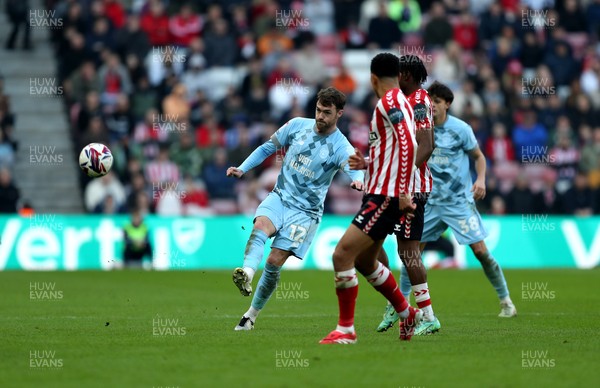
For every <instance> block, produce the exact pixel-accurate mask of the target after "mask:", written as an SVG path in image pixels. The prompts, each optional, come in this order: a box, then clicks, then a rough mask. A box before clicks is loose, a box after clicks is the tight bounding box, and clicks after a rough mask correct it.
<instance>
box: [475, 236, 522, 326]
mask: <svg viewBox="0 0 600 388" xmlns="http://www.w3.org/2000/svg"><path fill="white" fill-rule="evenodd" d="M469 246H470V247H471V249H472V250H473V254H474V255H475V257H476V258H477V260H479V263H481V266H482V267H483V272H485V276H487V278H488V280H489V281H490V283H492V286H493V287H494V289H495V290H496V294H497V295H498V298H499V299H500V314H498V316H499V317H501V318H511V317H514V316H516V315H517V309H516V307H515V305H514V304H513V302H512V300H511V299H510V294H509V292H508V286H507V285H506V280H505V279H504V273H503V272H502V268H501V267H500V264H498V262H497V261H496V260H495V259H494V258H493V257H492V255H491V254H490V252H489V251H488V249H487V246H486V245H485V242H484V241H479V242H476V243H474V244H471V245H469Z"/></svg>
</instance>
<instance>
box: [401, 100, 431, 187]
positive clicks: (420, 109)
mask: <svg viewBox="0 0 600 388" xmlns="http://www.w3.org/2000/svg"><path fill="white" fill-rule="evenodd" d="M407 99H408V102H409V103H410V106H412V108H413V111H414V114H415V130H416V131H417V132H418V131H430V133H429V134H430V136H431V137H432V138H433V105H432V104H431V98H429V93H427V90H425V89H417V90H415V91H414V92H413V93H412V94H411V95H410V96H408V98H407ZM432 141H433V140H432ZM432 187H433V177H432V176H431V171H429V167H427V161H425V162H423V164H422V165H420V166H418V168H417V169H416V170H415V171H414V172H413V192H414V193H430V192H431V188H432Z"/></svg>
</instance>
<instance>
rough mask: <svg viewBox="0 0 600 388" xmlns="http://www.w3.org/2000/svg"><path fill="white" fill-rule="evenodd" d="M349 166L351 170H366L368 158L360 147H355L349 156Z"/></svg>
mask: <svg viewBox="0 0 600 388" xmlns="http://www.w3.org/2000/svg"><path fill="white" fill-rule="evenodd" d="M348 166H349V167H350V170H366V169H367V158H365V157H364V155H363V154H362V152H360V150H359V149H358V148H355V149H354V154H352V155H350V157H349V158H348Z"/></svg>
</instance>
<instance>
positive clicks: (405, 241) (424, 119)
mask: <svg viewBox="0 0 600 388" xmlns="http://www.w3.org/2000/svg"><path fill="white" fill-rule="evenodd" d="M426 80H427V69H426V68H425V65H424V64H423V61H421V59H420V58H419V57H417V56H416V55H406V56H403V57H401V58H400V87H401V88H402V91H403V92H404V93H405V94H406V95H407V96H408V101H409V103H410V105H411V107H412V108H413V111H414V115H415V127H416V138H417V143H418V145H419V146H418V150H417V155H416V165H417V166H419V167H418V169H416V170H415V172H414V173H413V177H412V178H413V184H412V187H413V201H414V202H415V204H416V206H417V207H416V209H415V212H414V214H413V215H412V216H411V217H405V218H403V219H402V220H401V222H400V223H399V224H397V225H396V229H398V230H399V233H398V234H396V239H397V241H398V254H399V255H400V258H401V259H402V262H403V263H404V267H403V268H402V276H401V277H400V285H401V291H402V294H403V295H404V297H405V299H409V297H410V292H411V288H412V292H413V295H414V297H415V301H416V302H417V306H418V307H419V308H420V309H421V310H422V311H423V322H422V323H421V324H420V325H419V326H418V327H417V328H416V329H415V335H424V334H430V333H433V332H436V331H438V330H439V329H440V323H439V321H438V320H437V318H436V317H435V315H434V313H433V308H432V306H431V298H430V296H429V286H428V285H427V270H426V269H425V266H424V265H423V262H422V260H421V251H420V249H419V242H420V240H421V236H422V235H423V226H424V221H425V204H426V203H427V198H428V196H429V193H430V192H431V188H432V186H433V178H432V176H431V172H430V171H429V168H428V167H427V160H428V159H429V156H430V155H431V153H432V152H433V147H434V137H433V127H434V124H433V104H432V103H431V99H430V98H429V94H428V93H427V91H426V90H425V89H422V88H421V85H422V84H423V82H425V81H426ZM350 167H351V168H352V165H351V166H350ZM379 261H381V262H382V263H383V265H385V266H386V267H388V268H389V261H388V257H387V255H386V253H385V251H384V250H381V253H380V256H379ZM411 285H412V287H411ZM398 319H399V317H398V315H397V314H396V312H395V311H394V308H393V307H392V306H391V305H389V304H388V306H387V307H386V310H385V313H384V314H383V320H382V321H381V323H380V324H379V326H378V327H377V331H379V332H382V331H386V330H387V329H389V328H390V327H392V326H393V325H394V324H395V323H396V322H397V321H398Z"/></svg>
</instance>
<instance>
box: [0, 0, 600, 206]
mask: <svg viewBox="0 0 600 388" xmlns="http://www.w3.org/2000/svg"><path fill="white" fill-rule="evenodd" d="M124 3H126V2H125V1H119V0H91V1H76V0H61V1H58V2H56V3H55V4H53V5H52V7H53V8H54V9H55V10H56V13H55V17H56V18H62V20H63V24H64V28H62V29H56V30H53V37H52V40H53V44H54V48H55V51H56V60H57V61H58V65H59V66H58V69H59V71H58V77H59V79H60V82H61V83H62V84H63V85H64V88H65V94H66V99H65V101H66V109H67V112H68V115H69V117H70V122H71V126H72V137H73V141H74V145H75V147H76V149H80V148H81V147H83V146H84V145H85V144H88V143H90V142H101V143H105V144H108V145H109V147H110V148H111V150H112V151H113V154H114V155H115V166H114V168H113V172H112V173H111V174H109V175H107V176H106V177H104V178H102V179H96V180H92V181H89V180H87V179H84V180H82V188H84V192H85V199H84V202H85V206H86V209H87V211H89V212H98V213H114V212H126V211H128V209H130V208H132V207H138V208H141V209H143V212H145V213H156V214H161V215H178V214H186V215H192V214H224V213H237V212H241V213H248V214H252V213H253V212H254V210H255V208H256V206H257V205H258V203H259V202H260V201H261V200H262V199H263V198H264V197H265V196H266V194H267V193H268V192H269V191H270V189H271V188H272V187H273V185H274V183H275V179H276V176H277V173H278V169H279V165H280V163H281V159H282V153H277V154H276V155H273V156H272V157H271V158H270V159H269V160H267V161H266V162H265V163H264V164H263V165H262V166H260V167H259V168H257V169H256V170H255V171H252V172H250V173H249V174H248V177H246V179H244V180H241V181H236V180H233V179H229V178H226V176H225V171H226V169H227V167H229V166H237V165H239V164H240V163H241V162H242V161H243V160H244V158H245V157H247V156H248V155H249V154H250V153H251V152H252V151H253V149H254V148H255V147H256V146H257V145H259V144H261V143H262V142H264V141H265V140H267V139H268V138H269V137H270V136H271V134H273V133H274V131H275V130H276V129H277V128H278V127H279V126H280V125H282V124H283V123H285V122H286V121H287V120H288V119H290V118H291V117H295V116H304V117H312V116H313V115H314V106H315V95H316V92H317V91H318V90H319V89H320V88H321V87H324V86H329V85H332V86H335V87H336V88H338V89H340V90H341V91H343V92H344V93H346V94H347V96H348V103H347V106H346V110H345V114H344V116H343V117H342V120H341V122H340V126H339V127H340V129H341V130H342V131H343V132H344V133H345V134H346V135H347V136H348V138H349V139H350V141H351V142H352V143H353V144H354V145H355V146H356V147H358V148H360V149H362V150H363V151H365V150H366V148H367V146H368V125H369V124H368V123H369V120H370V117H371V114H372V111H373V107H374V104H375V103H376V101H377V98H376V97H375V96H374V94H373V93H372V92H371V90H370V86H369V84H368V61H370V58H372V57H373V55H374V53H376V52H378V51H381V50H386V51H391V52H395V53H397V54H398V55H404V54H415V55H418V56H419V57H421V58H422V60H423V61H424V62H425V64H426V66H427V68H428V70H429V79H428V84H429V83H431V82H433V80H438V81H440V82H443V83H445V84H447V85H448V86H450V87H451V88H452V90H453V91H454V93H455V99H454V103H453V104H452V107H451V112H450V113H451V114H454V115H457V116H458V117H460V118H462V119H464V120H465V121H467V122H468V123H469V124H470V125H471V126H472V128H473V130H474V132H475V135H476V138H477V140H478V142H479V145H480V147H481V149H482V150H483V152H484V154H485V156H486V158H487V160H488V182H487V186H488V187H487V191H488V195H487V197H486V198H485V200H484V201H481V202H480V203H478V206H480V208H481V209H480V210H481V211H482V213H484V214H523V213H545V214H577V215H589V214H593V213H595V214H598V213H600V40H599V39H598V38H599V35H600V0H587V1H586V0H581V1H580V0H564V1H559V0H556V1H553V0H546V1H544V0H523V1H520V2H519V1H518V0H502V1H493V0H481V1H467V0H443V1H427V0H425V1H419V2H417V1H416V0H394V1H379V0H366V1H351V0H349V1H341V0H340V1H332V0H307V1H274V0H254V1H252V2H249V1H236V0H229V1H220V2H204V1H195V2H193V3H192V2H190V3H184V2H183V1H177V0H171V1H161V0H148V1H143V0H134V1H132V2H131V3H129V2H127V4H126V5H124ZM357 53H358V55H359V56H362V57H364V58H365V59H364V61H366V63H367V67H366V68H365V69H366V72H365V73H364V74H363V73H360V72H357V68H356V67H355V66H354V64H353V62H352V61H351V60H350V58H356V57H357ZM351 54H352V55H351ZM363 77H364V79H362V78H363ZM428 84H426V86H427V85H428ZM0 102H1V101H0ZM2 112H3V105H2V104H0V115H2V117H4V116H5V114H4V115H3V113H2ZM2 128H3V131H2V133H3V134H2V136H3V138H2V139H0V140H2V144H5V143H6V142H7V141H8V140H7V137H6V135H5V131H4V124H3V127H2ZM2 149H3V148H2ZM3 154H4V153H3ZM82 175H83V174H82ZM345 179H346V178H344V177H339V182H337V183H334V185H333V186H332V187H331V189H330V192H329V195H328V200H327V202H326V212H333V213H344V214H351V213H354V212H355V211H356V209H357V207H358V205H359V198H360V193H352V191H351V190H348V189H347V188H346V187H345V184H346V183H347V182H346V181H345Z"/></svg>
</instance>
